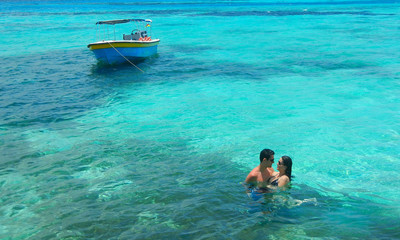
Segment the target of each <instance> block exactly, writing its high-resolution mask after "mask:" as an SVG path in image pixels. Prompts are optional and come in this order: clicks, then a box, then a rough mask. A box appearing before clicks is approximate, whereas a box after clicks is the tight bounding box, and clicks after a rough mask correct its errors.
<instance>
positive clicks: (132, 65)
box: [107, 42, 144, 73]
mask: <svg viewBox="0 0 400 240" xmlns="http://www.w3.org/2000/svg"><path fill="white" fill-rule="evenodd" d="M107 43H108V44H110V46H111V47H112V48H114V50H115V51H117V53H119V55H121V56H122V57H123V58H125V60H126V61H128V62H129V63H130V64H132V66H134V67H135V68H137V69H139V70H140V71H142V73H144V71H143V70H142V69H140V68H139V67H138V66H136V65H135V64H133V63H132V62H131V61H129V59H127V58H126V57H125V56H124V55H122V54H121V53H120V52H119V51H118V50H117V49H116V48H115V47H114V46H113V45H112V44H111V43H110V42H107Z"/></svg>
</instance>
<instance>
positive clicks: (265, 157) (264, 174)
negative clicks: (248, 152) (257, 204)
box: [245, 149, 275, 187]
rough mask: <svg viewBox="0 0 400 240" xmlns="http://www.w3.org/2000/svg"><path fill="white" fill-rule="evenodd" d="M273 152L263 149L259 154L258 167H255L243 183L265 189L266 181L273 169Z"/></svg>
mask: <svg viewBox="0 0 400 240" xmlns="http://www.w3.org/2000/svg"><path fill="white" fill-rule="evenodd" d="M274 155H275V153H274V151H272V150H271V149H264V150H262V151H261V152H260V165H258V166H257V167H255V168H254V169H253V170H252V171H251V172H250V173H249V175H248V176H247V177H246V180H245V182H246V183H248V184H252V185H255V186H258V187H266V186H267V185H268V180H269V179H270V178H271V177H272V174H273V172H274V169H273V168H272V164H273V163H274Z"/></svg>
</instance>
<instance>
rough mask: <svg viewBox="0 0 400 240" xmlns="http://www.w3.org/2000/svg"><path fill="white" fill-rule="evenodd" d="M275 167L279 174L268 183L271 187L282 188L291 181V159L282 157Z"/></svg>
mask: <svg viewBox="0 0 400 240" xmlns="http://www.w3.org/2000/svg"><path fill="white" fill-rule="evenodd" d="M277 165H278V166H277V169H278V171H279V172H278V173H276V174H275V175H274V176H273V177H272V178H271V179H270V180H269V181H270V184H271V185H272V186H278V187H283V186H285V185H286V184H288V183H289V182H290V180H291V179H292V159H291V158H290V157H288V156H282V157H281V159H279V161H278V163H277Z"/></svg>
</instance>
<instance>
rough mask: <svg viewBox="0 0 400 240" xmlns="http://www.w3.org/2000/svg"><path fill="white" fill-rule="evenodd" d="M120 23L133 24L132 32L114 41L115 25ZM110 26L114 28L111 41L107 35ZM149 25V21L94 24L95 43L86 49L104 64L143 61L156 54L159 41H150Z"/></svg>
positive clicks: (136, 20) (113, 21) (150, 23)
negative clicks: (95, 27)
mask: <svg viewBox="0 0 400 240" xmlns="http://www.w3.org/2000/svg"><path fill="white" fill-rule="evenodd" d="M122 23H133V30H132V31H131V32H130V33H128V34H122V36H121V37H122V39H120V40H116V33H115V25H117V24H122ZM110 25H111V26H113V27H114V38H113V39H112V40H111V39H110V34H109V26H110ZM151 25H152V20H151V19H120V20H109V21H99V22H97V23H96V26H97V30H96V41H97V42H94V43H90V44H89V45H88V46H87V47H88V48H89V49H90V50H91V51H92V52H93V53H94V55H95V56H96V58H97V60H98V61H100V62H104V63H106V64H120V63H123V62H131V61H133V62H135V61H136V62H137V61H140V60H143V59H145V58H147V57H150V56H152V55H154V54H156V53H157V46H158V44H159V43H160V39H152V37H151V33H152V31H151ZM99 26H100V27H99ZM100 39H102V40H100Z"/></svg>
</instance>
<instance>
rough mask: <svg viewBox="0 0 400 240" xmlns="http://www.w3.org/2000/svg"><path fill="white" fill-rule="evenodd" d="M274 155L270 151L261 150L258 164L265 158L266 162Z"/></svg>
mask: <svg viewBox="0 0 400 240" xmlns="http://www.w3.org/2000/svg"><path fill="white" fill-rule="evenodd" d="M274 154H275V152H274V151H272V150H271V149H263V150H262V151H261V152H260V163H261V162H262V161H263V159H264V158H266V159H267V160H268V159H269V158H270V157H271V156H272V155H274Z"/></svg>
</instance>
